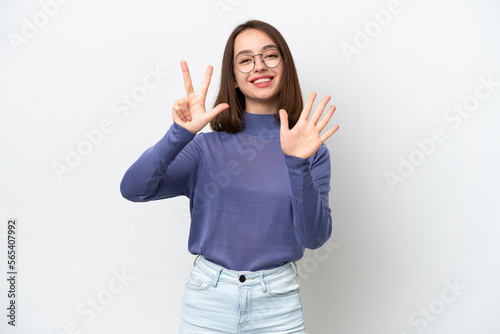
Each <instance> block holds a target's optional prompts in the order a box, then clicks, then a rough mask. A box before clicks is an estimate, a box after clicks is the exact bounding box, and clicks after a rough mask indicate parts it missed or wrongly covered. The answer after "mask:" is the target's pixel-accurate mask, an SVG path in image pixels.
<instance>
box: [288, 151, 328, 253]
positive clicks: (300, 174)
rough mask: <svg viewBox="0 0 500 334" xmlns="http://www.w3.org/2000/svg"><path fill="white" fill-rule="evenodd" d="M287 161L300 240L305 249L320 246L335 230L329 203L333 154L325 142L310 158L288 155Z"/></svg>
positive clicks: (297, 232)
mask: <svg viewBox="0 0 500 334" xmlns="http://www.w3.org/2000/svg"><path fill="white" fill-rule="evenodd" d="M311 160H312V162H311ZM285 162H286V165H287V167H288V174H289V176H290V182H291V198H292V211H293V225H294V228H295V235H296V237H297V241H298V242H299V243H300V244H301V245H302V246H304V247H306V248H310V249H316V248H319V247H321V246H322V245H323V244H324V243H326V241H327V240H328V239H329V238H330V235H331V233H332V217H331V209H330V207H329V204H328V193H329V192H330V174H331V169H330V154H329V152H328V149H327V147H326V146H325V145H324V144H323V145H321V147H320V148H319V150H318V151H317V152H316V154H315V155H314V156H312V157H311V158H309V159H303V158H299V157H295V156H289V155H285Z"/></svg>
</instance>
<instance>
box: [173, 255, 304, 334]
mask: <svg viewBox="0 0 500 334" xmlns="http://www.w3.org/2000/svg"><path fill="white" fill-rule="evenodd" d="M180 333H181V334H194V333H196V334H198V333H199V334H201V333H227V334H236V333H238V334H240V333H241V334H243V333H245V334H250V333H258V334H267V333H294V334H299V333H300V334H304V333H306V332H305V329H304V315H303V313H302V303H301V301H300V295H299V285H298V282H297V274H296V273H295V271H294V270H293V267H292V265H291V264H290V263H287V264H285V265H283V266H281V267H278V268H275V269H270V270H264V271H256V272H249V271H242V272H237V271H233V270H228V269H225V268H223V267H221V266H218V265H216V264H215V263H213V262H210V261H208V260H207V259H205V258H204V257H203V256H199V257H198V258H197V259H196V260H195V266H194V268H193V269H192V270H191V273H190V275H189V278H188V281H187V282H186V288H185V290H184V297H183V301H182V314H181V326H180Z"/></svg>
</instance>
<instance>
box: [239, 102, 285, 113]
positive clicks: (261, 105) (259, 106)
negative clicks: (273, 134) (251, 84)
mask: <svg viewBox="0 0 500 334" xmlns="http://www.w3.org/2000/svg"><path fill="white" fill-rule="evenodd" d="M274 100H275V101H255V100H252V99H248V98H247V99H245V110H246V112H248V113H251V114H261V115H265V114H273V115H274V114H277V113H278V110H279V108H278V99H277V98H276V99H274Z"/></svg>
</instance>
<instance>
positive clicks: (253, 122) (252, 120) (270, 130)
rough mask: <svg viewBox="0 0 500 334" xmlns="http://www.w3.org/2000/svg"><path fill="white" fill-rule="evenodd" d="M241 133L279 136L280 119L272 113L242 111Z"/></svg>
mask: <svg viewBox="0 0 500 334" xmlns="http://www.w3.org/2000/svg"><path fill="white" fill-rule="evenodd" d="M243 123H245V128H244V129H243V133H244V134H246V135H248V136H251V137H258V138H278V137H279V136H280V120H279V119H276V116H275V115H274V114H264V115H262V114H251V113H249V112H246V111H245V113H244V115H243Z"/></svg>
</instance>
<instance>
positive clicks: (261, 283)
mask: <svg viewBox="0 0 500 334" xmlns="http://www.w3.org/2000/svg"><path fill="white" fill-rule="evenodd" d="M260 286H261V287H262V292H264V293H266V292H267V286H266V282H264V272H263V271H261V272H260Z"/></svg>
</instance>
